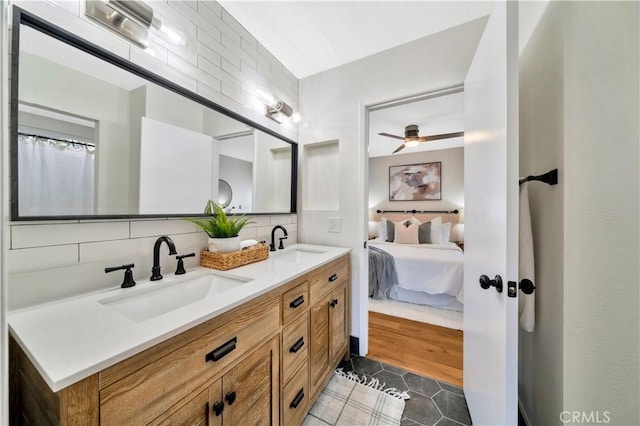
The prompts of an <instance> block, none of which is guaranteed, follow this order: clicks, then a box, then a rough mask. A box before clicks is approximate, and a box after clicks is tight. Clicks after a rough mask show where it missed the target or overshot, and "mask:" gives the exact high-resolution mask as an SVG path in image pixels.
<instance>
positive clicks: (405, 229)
mask: <svg viewBox="0 0 640 426" xmlns="http://www.w3.org/2000/svg"><path fill="white" fill-rule="evenodd" d="M394 231H395V239H394V240H393V242H394V243H398V244H418V224H417V223H410V224H409V226H405V222H402V223H396V224H395V229H394Z"/></svg>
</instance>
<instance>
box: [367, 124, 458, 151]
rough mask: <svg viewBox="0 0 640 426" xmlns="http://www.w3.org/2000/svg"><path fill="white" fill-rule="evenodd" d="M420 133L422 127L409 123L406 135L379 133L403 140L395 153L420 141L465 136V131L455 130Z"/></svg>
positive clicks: (405, 129) (405, 131)
mask: <svg viewBox="0 0 640 426" xmlns="http://www.w3.org/2000/svg"><path fill="white" fill-rule="evenodd" d="M419 133H420V129H418V125H417V124H409V125H408V126H407V127H405V128H404V137H402V136H396V135H392V134H390V133H378V134H379V135H380V136H386V137H388V138H394V139H400V140H403V141H404V143H403V144H402V145H400V146H399V147H397V148H396V150H395V151H393V154H395V153H396V152H400V151H402V150H403V149H405V148H408V147H412V146H416V145H418V144H419V143H420V142H430V141H437V140H439V139H449V138H457V137H460V136H464V132H453V133H442V134H439V135H431V136H418V134H419Z"/></svg>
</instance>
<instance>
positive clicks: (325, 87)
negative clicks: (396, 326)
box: [299, 19, 486, 339]
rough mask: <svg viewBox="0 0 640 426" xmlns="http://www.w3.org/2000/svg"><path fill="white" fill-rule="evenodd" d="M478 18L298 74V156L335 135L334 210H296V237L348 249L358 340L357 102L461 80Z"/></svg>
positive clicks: (360, 136) (360, 109) (361, 174)
mask: <svg viewBox="0 0 640 426" xmlns="http://www.w3.org/2000/svg"><path fill="white" fill-rule="evenodd" d="M485 22H486V20H485V19H480V20H476V21H472V22H470V23H467V24H464V25H460V26H458V27H455V28H452V29H449V30H446V31H443V32H441V33H437V34H434V35H431V36H428V37H425V38H423V39H420V40H417V41H414V42H411V43H407V44H406V45H403V46H400V47H397V48H394V49H390V50H387V51H385V52H381V53H379V54H376V55H372V56H369V57H367V58H364V59H361V60H358V61H355V62H352V63H349V64H346V65H344V66H341V67H338V68H335V69H332V70H328V71H325V72H322V73H320V74H317V75H313V76H311V77H307V78H305V79H303V80H300V113H301V114H302V117H303V121H302V123H301V124H300V126H299V142H300V144H301V145H300V157H299V158H304V145H305V144H308V143H314V142H321V141H330V140H338V141H339V152H340V157H339V158H340V164H339V175H340V184H339V186H338V188H336V190H338V191H339V192H340V197H339V209H338V210H336V211H318V210H313V211H308V210H299V219H300V227H301V228H300V239H301V241H304V242H308V243H325V244H332V245H338V246H345V247H351V248H352V249H353V252H352V254H351V261H352V265H353V267H352V281H353V283H352V291H351V294H352V296H353V297H352V309H351V334H352V335H354V336H357V337H360V339H363V336H362V335H361V330H360V324H358V321H357V319H358V317H359V315H360V305H359V300H358V295H359V293H360V288H361V286H367V283H366V282H363V283H360V279H359V274H360V261H361V256H362V253H363V252H364V251H363V249H362V244H363V241H366V239H367V238H366V235H367V234H366V221H367V207H368V206H366V205H365V203H364V193H365V182H366V173H367V171H366V165H365V162H366V161H367V153H366V151H365V148H364V132H365V125H364V106H365V105H371V104H374V103H378V102H382V101H387V100H391V99H395V98H400V97H405V96H408V95H412V94H416V93H420V92H427V91H432V90H435V89H441V88H444V87H449V86H453V85H455V84H459V83H461V82H462V81H464V77H465V75H466V73H467V69H468V67H469V64H470V62H471V58H472V57H473V54H474V52H475V48H476V46H477V44H478V41H479V39H480V35H481V33H482V31H483V29H484V25H485ZM303 174H304V171H302V173H301V175H303ZM300 185H301V186H302V185H303V183H302V182H300ZM299 207H300V206H299ZM329 216H339V217H341V219H342V232H341V233H329V232H327V217H329ZM363 294H364V293H363ZM364 309H366V307H364Z"/></svg>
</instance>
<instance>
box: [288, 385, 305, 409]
mask: <svg viewBox="0 0 640 426" xmlns="http://www.w3.org/2000/svg"><path fill="white" fill-rule="evenodd" d="M302 398H304V388H302V389H300V390H299V391H298V394H297V395H296V397H295V398H293V401H291V404H290V405H289V408H298V405H300V402H301V401H302Z"/></svg>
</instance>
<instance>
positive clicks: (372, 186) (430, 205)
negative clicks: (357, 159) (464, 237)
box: [369, 148, 464, 211]
mask: <svg viewBox="0 0 640 426" xmlns="http://www.w3.org/2000/svg"><path fill="white" fill-rule="evenodd" d="M433 162H441V163H442V165H441V168H440V187H441V188H442V191H441V193H442V200H432V201H389V167H390V166H399V165H403V164H417V163H433ZM463 207H464V148H451V149H442V150H437V151H423V152H416V153H413V154H396V155H389V156H386V157H373V158H370V159H369V209H371V210H374V211H375V210H376V209H381V210H413V209H415V210H453V209H459V208H463Z"/></svg>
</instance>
